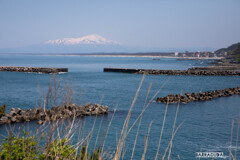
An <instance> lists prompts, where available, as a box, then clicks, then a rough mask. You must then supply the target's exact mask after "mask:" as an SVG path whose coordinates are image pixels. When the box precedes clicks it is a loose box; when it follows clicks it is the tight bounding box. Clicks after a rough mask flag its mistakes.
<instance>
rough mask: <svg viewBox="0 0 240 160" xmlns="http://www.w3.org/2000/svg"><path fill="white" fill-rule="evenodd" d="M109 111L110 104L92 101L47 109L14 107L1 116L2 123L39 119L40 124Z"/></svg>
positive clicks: (0, 121) (0, 122)
mask: <svg viewBox="0 0 240 160" xmlns="http://www.w3.org/2000/svg"><path fill="white" fill-rule="evenodd" d="M107 113H108V106H103V105H100V104H91V103H88V104H86V105H85V106H81V105H79V106H78V105H76V104H70V105H65V106H57V107H52V108H51V109H46V110H45V111H44V109H43V108H41V107H40V108H33V109H20V108H12V109H11V111H10V112H9V113H8V114H5V115H4V116H2V117H1V119H0V124H10V123H16V122H28V121H33V120H37V121H38V124H43V123H44V122H46V121H55V120H60V119H67V118H71V117H74V116H75V117H80V116H88V115H99V114H107Z"/></svg>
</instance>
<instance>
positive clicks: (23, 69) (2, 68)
mask: <svg viewBox="0 0 240 160" xmlns="http://www.w3.org/2000/svg"><path fill="white" fill-rule="evenodd" d="M0 71H8V72H33V73H59V72H68V68H42V67H12V66H0Z"/></svg>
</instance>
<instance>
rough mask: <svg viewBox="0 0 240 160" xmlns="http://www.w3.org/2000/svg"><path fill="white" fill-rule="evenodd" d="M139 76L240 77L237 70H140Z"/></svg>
mask: <svg viewBox="0 0 240 160" xmlns="http://www.w3.org/2000/svg"><path fill="white" fill-rule="evenodd" d="M137 73H138V74H155V75H197V76H240V71H237V70H194V69H188V70H140V71H139V72H137Z"/></svg>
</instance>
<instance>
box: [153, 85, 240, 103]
mask: <svg viewBox="0 0 240 160" xmlns="http://www.w3.org/2000/svg"><path fill="white" fill-rule="evenodd" d="M239 94H240V87H237V88H226V89H224V90H215V91H207V92H199V93H189V92H187V93H185V94H184V95H181V94H176V95H173V94H169V95H167V96H165V97H159V98H157V99H156V101H157V102H162V103H178V102H180V103H188V102H190V101H207V100H211V99H213V98H218V97H227V96H232V95H239Z"/></svg>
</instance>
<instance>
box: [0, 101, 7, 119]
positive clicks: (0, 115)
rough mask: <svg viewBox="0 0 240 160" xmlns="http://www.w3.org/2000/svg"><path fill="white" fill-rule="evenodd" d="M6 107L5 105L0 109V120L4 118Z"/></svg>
mask: <svg viewBox="0 0 240 160" xmlns="http://www.w3.org/2000/svg"><path fill="white" fill-rule="evenodd" d="M6 107H7V106H6V105H5V104H4V105H2V106H1V107H0V118H1V117H2V116H4V114H5V110H6Z"/></svg>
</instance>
